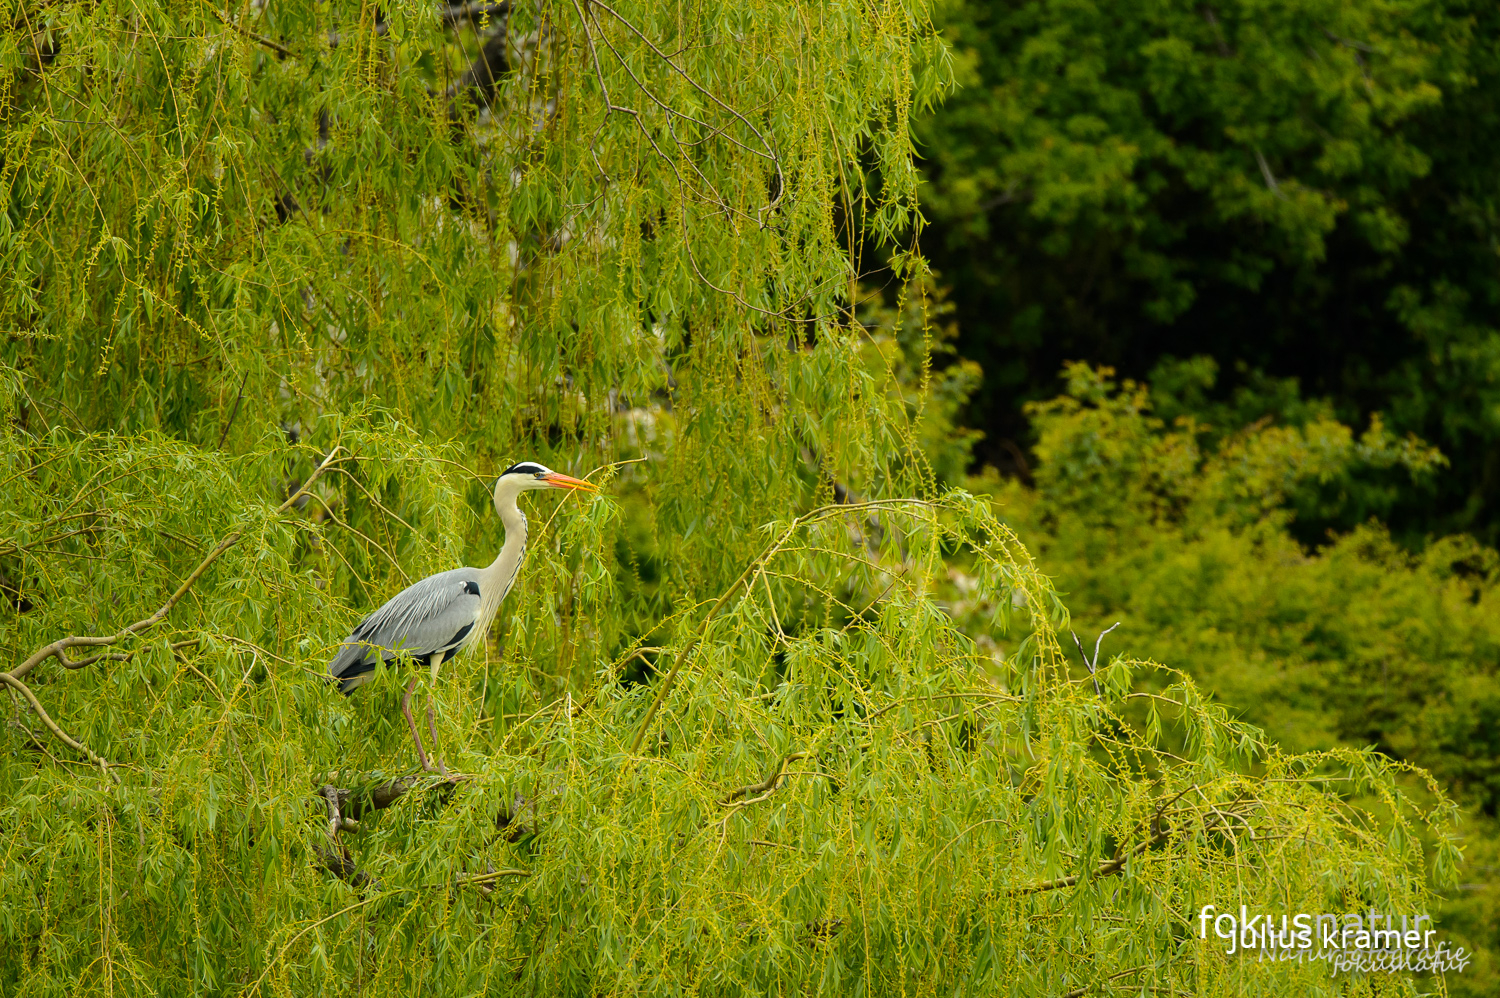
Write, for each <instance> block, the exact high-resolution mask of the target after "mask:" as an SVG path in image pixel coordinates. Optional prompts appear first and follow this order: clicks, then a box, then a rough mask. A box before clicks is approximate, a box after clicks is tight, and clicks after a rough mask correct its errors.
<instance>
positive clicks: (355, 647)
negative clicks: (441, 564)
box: [328, 461, 598, 776]
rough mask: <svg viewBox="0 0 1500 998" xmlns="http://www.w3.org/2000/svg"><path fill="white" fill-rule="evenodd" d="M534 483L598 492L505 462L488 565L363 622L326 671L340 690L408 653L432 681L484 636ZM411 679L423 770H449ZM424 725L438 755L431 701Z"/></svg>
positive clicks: (516, 554) (431, 579) (520, 543)
mask: <svg viewBox="0 0 1500 998" xmlns="http://www.w3.org/2000/svg"><path fill="white" fill-rule="evenodd" d="M534 489H582V490H584V491H587V492H597V491H598V486H596V485H594V484H592V483H591V482H585V481H583V480H582V479H578V478H570V477H569V476H567V475H564V474H560V473H559V472H556V471H553V470H552V469H550V468H546V467H543V466H542V465H540V464H536V463H534V462H530V461H525V462H522V463H520V464H513V465H511V466H510V467H509V468H506V469H505V470H504V471H503V472H501V473H500V477H499V478H498V479H497V480H496V481H495V512H496V513H498V514H499V515H500V522H501V523H502V524H504V525H505V543H504V544H503V545H502V546H501V548H500V554H499V555H497V556H496V557H495V560H494V561H492V562H491V563H490V564H489V567H488V568H453V569H449V570H448V571H446V572H439V573H438V574H436V575H429V576H428V577H427V578H425V579H423V580H422V581H421V582H418V583H415V584H413V585H411V586H408V587H407V588H406V589H403V590H402V591H401V592H399V593H397V594H396V596H394V597H393V598H392V599H391V601H390V602H389V603H387V604H386V605H385V606H383V607H381V608H380V609H379V610H376V611H375V612H374V613H372V614H370V615H369V616H368V617H366V618H365V619H364V620H362V621H360V623H359V626H358V627H356V628H355V629H354V632H353V633H352V634H350V635H349V636H348V637H347V638H345V639H344V640H343V641H342V642H341V643H340V647H339V652H338V654H337V655H335V656H334V657H333V661H331V662H329V663H328V673H329V675H330V676H331V677H332V678H333V680H334V681H336V682H337V683H338V684H339V692H341V693H343V694H345V695H346V696H347V695H348V694H349V693H350V692H352V691H353V690H354V689H356V688H357V687H359V686H362V685H364V684H365V683H367V682H369V681H370V679H371V678H372V674H373V673H374V671H375V666H376V664H377V663H378V662H381V661H386V662H393V661H396V660H397V659H400V658H408V657H409V658H411V659H413V660H415V661H419V662H426V663H427V664H428V666H429V667H430V668H431V669H432V680H433V681H436V680H437V674H438V669H439V668H440V667H441V666H442V664H443V663H444V662H446V661H448V660H449V659H450V658H452V657H453V656H455V655H457V654H458V653H459V652H461V651H465V650H466V649H468V648H471V647H473V646H474V645H476V644H479V643H480V642H482V641H483V640H484V636H485V633H486V632H487V631H488V630H489V627H490V621H492V620H494V619H495V611H496V610H498V609H499V608H500V601H501V600H503V599H504V598H505V594H506V593H508V592H510V587H511V586H512V585H513V584H514V583H515V581H516V576H517V575H518V574H519V573H520V571H521V560H522V559H523V558H524V557H525V556H526V517H525V515H524V514H522V512H521V510H520V507H518V506H517V505H516V498H517V497H518V496H520V494H521V493H522V492H529V491H532V490H534ZM416 685H417V677H416V676H413V677H412V678H411V681H410V682H408V683H407V684H406V694H405V695H404V696H403V697H402V698H401V713H402V714H404V715H405V716H406V724H407V727H408V728H410V729H411V738H412V741H413V742H414V743H415V744H416V746H417V758H418V759H419V760H421V763H422V768H423V769H425V770H427V771H428V772H429V773H430V772H439V773H442V774H443V775H444V776H446V775H447V772H448V771H447V767H446V766H444V765H443V762H442V760H441V759H439V760H438V763H437V766H436V767H434V766H433V765H432V764H431V763H430V762H429V761H428V759H427V753H426V751H424V750H423V748H422V739H421V737H420V736H419V735H418V734H417V725H416V723H415V722H414V721H412V718H411V695H412V691H413V690H414V689H415V688H416ZM427 730H428V734H429V735H431V737H432V752H433V756H434V757H436V756H437V725H436V723H435V722H434V721H433V716H432V705H431V704H428V707H427Z"/></svg>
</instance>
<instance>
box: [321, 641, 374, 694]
mask: <svg viewBox="0 0 1500 998" xmlns="http://www.w3.org/2000/svg"><path fill="white" fill-rule="evenodd" d="M378 661H379V658H378V657H376V656H372V655H370V653H369V649H368V648H366V647H364V646H363V645H359V644H354V643H349V644H345V645H343V646H342V647H340V648H339V653H338V654H337V655H335V656H334V657H333V661H332V662H329V663H328V681H329V682H330V683H338V685H339V692H340V693H342V694H344V696H348V695H349V694H350V693H352V692H354V690H356V689H357V688H359V687H361V686H363V685H364V684H365V683H368V682H369V681H370V679H371V678H372V676H373V674H374V672H375V663H376V662H378Z"/></svg>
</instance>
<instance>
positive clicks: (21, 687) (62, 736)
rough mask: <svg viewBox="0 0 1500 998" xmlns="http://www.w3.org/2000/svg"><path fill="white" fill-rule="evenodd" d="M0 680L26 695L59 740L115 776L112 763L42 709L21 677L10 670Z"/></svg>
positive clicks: (32, 707)
mask: <svg viewBox="0 0 1500 998" xmlns="http://www.w3.org/2000/svg"><path fill="white" fill-rule="evenodd" d="M0 682H3V683H5V685H7V686H9V687H10V688H11V689H13V690H15V691H16V692H18V693H20V694H21V695H22V696H23V697H25V698H26V702H27V703H29V704H31V709H32V710H34V711H36V716H37V717H40V718H41V719H42V723H43V724H45V725H46V726H47V730H48V731H51V732H52V733H53V734H54V735H56V736H57V738H58V740H60V741H61V742H63V744H65V745H67V746H68V747H69V748H71V749H73V750H75V751H77V752H82V753H83V754H84V755H85V756H87V757H88V760H89V761H90V762H92V763H93V764H94V765H96V766H98V767H99V769H100V770H101V771H103V772H105V773H109V775H111V776H114V774H113V773H110V771H109V766H110V764H109V763H108V762H107V761H105V760H104V758H102V757H101V756H98V755H95V754H94V752H93V750H91V749H90V748H89V747H88V746H87V745H85V744H83V743H82V742H80V741H79V740H78V739H76V738H74V737H73V736H71V735H69V734H68V733H67V732H66V731H64V730H63V729H62V728H60V727H58V726H57V722H56V721H54V720H52V718H51V716H49V715H48V713H47V712H46V711H45V710H43V709H42V705H41V703H40V702H39V701H38V700H37V698H36V694H34V693H32V692H31V689H30V687H28V686H27V685H26V684H25V683H23V682H21V681H20V680H19V679H17V678H16V677H15V676H12V675H11V674H10V673H8V672H0ZM115 779H116V780H119V777H118V776H115Z"/></svg>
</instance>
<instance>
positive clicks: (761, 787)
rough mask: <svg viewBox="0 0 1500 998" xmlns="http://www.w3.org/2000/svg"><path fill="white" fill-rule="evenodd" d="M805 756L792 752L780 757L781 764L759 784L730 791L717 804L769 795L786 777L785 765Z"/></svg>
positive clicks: (802, 753) (803, 753) (806, 754)
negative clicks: (753, 795) (751, 796)
mask: <svg viewBox="0 0 1500 998" xmlns="http://www.w3.org/2000/svg"><path fill="white" fill-rule="evenodd" d="M807 756H808V753H807V752H792V753H791V754H789V755H784V756H782V757H781V762H779V763H777V764H776V768H775V769H774V770H773V771H772V772H771V775H770V776H768V777H766V778H765V779H764V780H762V781H761V782H759V783H752V784H750V785H749V786H744V787H740V788H739V789H737V790H731V791H730V792H729V795H728V796H727V797H725V798H724V799H723V800H721V801H719V803H720V804H726V805H727V804H733V803H734V802H735V801H737V800H739V799H740V798H741V797H748V796H749V795H751V794H755V795H757V796H759V795H760V794H768V793H770V792H771V791H772V790H775V789H776V785H777V784H778V783H780V782H781V778H782V776H784V775H786V764H787V763H789V762H791V761H792V760H793V759H806V758H807Z"/></svg>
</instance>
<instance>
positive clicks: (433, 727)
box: [427, 704, 448, 779]
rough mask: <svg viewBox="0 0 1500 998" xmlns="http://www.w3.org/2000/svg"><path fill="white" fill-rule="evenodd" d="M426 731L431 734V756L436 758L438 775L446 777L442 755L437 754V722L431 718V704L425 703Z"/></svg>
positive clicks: (446, 769) (446, 772)
mask: <svg viewBox="0 0 1500 998" xmlns="http://www.w3.org/2000/svg"><path fill="white" fill-rule="evenodd" d="M427 731H428V733H429V734H431V735H432V757H433V758H434V759H436V760H437V768H438V775H439V776H441V777H443V778H444V779H447V778H448V767H447V766H444V765H443V757H442V756H441V755H439V754H438V743H437V723H436V722H434V721H433V719H432V704H428V705H427Z"/></svg>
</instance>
